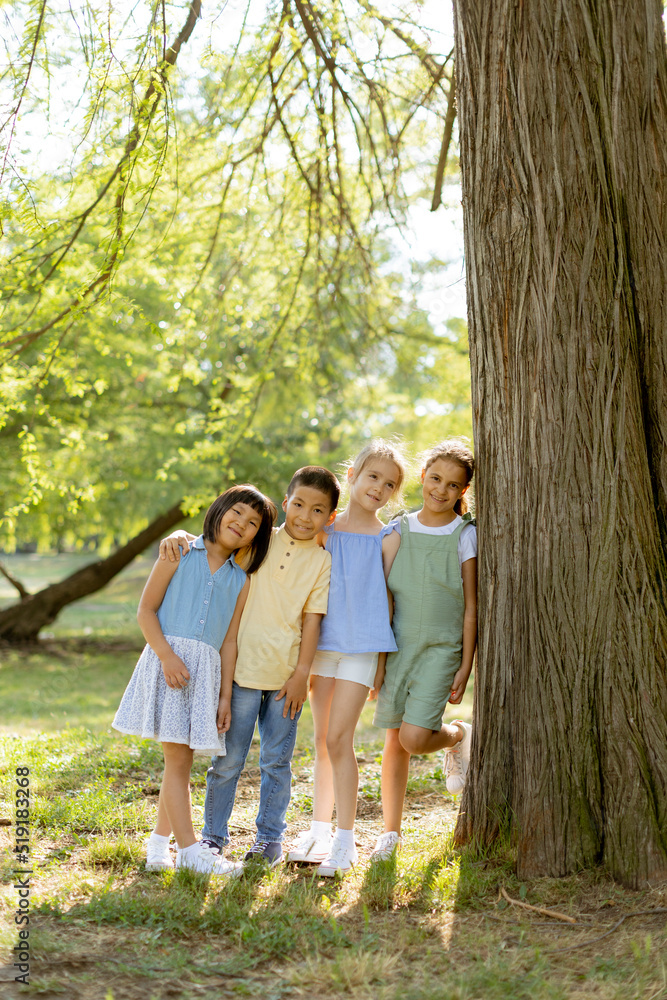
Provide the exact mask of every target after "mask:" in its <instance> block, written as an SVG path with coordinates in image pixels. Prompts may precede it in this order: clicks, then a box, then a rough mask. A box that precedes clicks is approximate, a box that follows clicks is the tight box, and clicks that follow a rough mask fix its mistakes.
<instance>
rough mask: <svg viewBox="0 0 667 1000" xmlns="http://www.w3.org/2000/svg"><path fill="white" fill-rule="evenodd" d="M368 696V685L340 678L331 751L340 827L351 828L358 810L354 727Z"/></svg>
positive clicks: (331, 727) (333, 707)
mask: <svg viewBox="0 0 667 1000" xmlns="http://www.w3.org/2000/svg"><path fill="white" fill-rule="evenodd" d="M367 699H368V688H367V687H365V686H364V685H363V684H356V683H355V682H354V681H343V680H336V682H335V688H334V693H333V698H332V699H331V709H330V711H329V728H328V731H327V750H328V753H329V760H330V761H331V769H332V772H333V787H334V798H335V801H336V825H337V826H338V829H339V830H351V829H352V828H353V827H354V818H355V816H356V813H357V791H358V788H359V768H358V767H357V758H356V756H355V753H354V730H355V728H356V725H357V722H358V721H359V716H360V715H361V710H362V708H363V707H364V705H365V704H366V701H367Z"/></svg>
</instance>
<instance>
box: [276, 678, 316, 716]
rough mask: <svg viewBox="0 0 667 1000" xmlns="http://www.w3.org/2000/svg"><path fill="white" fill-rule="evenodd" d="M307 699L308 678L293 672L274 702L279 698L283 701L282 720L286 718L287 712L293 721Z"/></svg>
mask: <svg viewBox="0 0 667 1000" xmlns="http://www.w3.org/2000/svg"><path fill="white" fill-rule="evenodd" d="M307 697H308V677H304V676H303V674H301V673H297V672H296V671H295V672H294V673H293V674H292V676H291V677H290V679H289V680H288V681H285V683H284V684H283V686H282V688H281V689H280V691H279V692H278V694H277V695H276V698H275V700H276V701H280V699H281V698H284V699H285V707H284V708H283V719H286V718H287V713H288V712H289V714H290V719H293V718H294V716H295V715H296V713H297V712H299V711H300V710H301V708H302V707H303V703H304V701H305V700H306V698H307Z"/></svg>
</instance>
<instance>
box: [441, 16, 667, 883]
mask: <svg viewBox="0 0 667 1000" xmlns="http://www.w3.org/2000/svg"><path fill="white" fill-rule="evenodd" d="M454 8H455V30H456V36H457V37H456V46H457V47H456V59H457V63H456V73H457V88H458V112H459V127H460V134H461V167H462V180H463V203H464V224H465V245H466V266H467V281H468V303H469V305H468V310H469V326H470V344H471V367H472V381H473V410H474V421H475V436H476V451H477V459H478V473H477V478H478V485H477V508H478V509H477V516H478V524H479V537H480V566H479V569H480V602H479V620H480V643H479V661H478V671H477V686H476V692H475V709H474V711H475V720H476V734H475V737H474V739H473V753H472V765H471V772H470V780H469V783H468V786H467V789H466V792H465V794H464V799H463V803H462V810H461V816H460V818H459V824H458V828H457V834H458V837H459V839H460V840H465V839H471V838H472V839H476V840H478V841H479V842H482V843H489V842H490V841H492V840H493V839H494V838H495V837H497V836H498V835H499V833H500V832H501V831H503V830H506V829H508V830H509V831H511V833H512V835H513V837H514V838H515V841H516V844H517V848H518V868H519V873H520V874H521V875H522V876H527V875H540V874H547V875H564V874H567V873H570V872H573V871H576V870H577V869H579V868H581V867H582V866H584V867H585V866H591V865H594V864H597V863H602V864H604V865H605V866H606V867H607V869H608V870H609V871H610V872H611V873H612V874H613V875H614V876H615V877H617V878H618V879H619V880H621V881H622V882H624V883H625V884H627V885H630V886H638V885H641V884H643V883H645V882H646V880H648V879H652V878H657V877H665V876H666V875H667V609H666V607H665V594H666V593H667V588H666V583H667V566H666V544H667V530H666V525H667V499H666V498H667V447H666V443H667V441H666V439H667V280H666V268H667V247H666V246H665V244H666V242H667V58H666V55H665V37H664V30H663V25H662V20H661V15H662V4H661V3H659V2H658V0H646V2H644V0H641V2H640V0H532V2H531V3H521V4H519V3H516V0H497V2H495V3H489V2H488V0H454Z"/></svg>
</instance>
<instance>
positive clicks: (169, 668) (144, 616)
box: [137, 559, 190, 688]
mask: <svg viewBox="0 0 667 1000" xmlns="http://www.w3.org/2000/svg"><path fill="white" fill-rule="evenodd" d="M177 569H178V564H177V563H175V562H165V561H163V560H161V559H158V560H157V561H156V563H155V565H154V566H153V569H152V570H151V575H150V576H149V577H148V580H147V582H146V586H145V587H144V590H143V593H142V595H141V599H140V601H139V608H138V610H137V621H138V622H139V627H140V629H141V631H142V632H143V634H144V639H145V640H146V642H147V643H148V645H149V646H150V647H151V649H152V650H153V652H154V653H155V654H156V655H157V656H158V657H159V658H160V662H161V664H162V672H163V674H164V679H165V680H166V682H167V685H168V687H171V688H182V687H185V685H186V684H187V682H188V681H189V680H190V672H189V671H188V668H187V667H186V665H185V664H184V663H183V660H182V659H181V658H180V656H177V655H176V653H175V652H174V651H173V649H172V648H171V646H170V645H169V643H168V642H167V640H166V639H165V637H164V635H163V632H162V628H161V626H160V621H159V619H158V616H157V613H158V610H159V608H160V605H161V604H162V601H163V600H164V595H165V594H166V592H167V587H168V586H169V584H170V582H171V579H172V577H173V575H174V573H175V572H176V570H177Z"/></svg>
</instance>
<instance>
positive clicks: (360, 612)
mask: <svg viewBox="0 0 667 1000" xmlns="http://www.w3.org/2000/svg"><path fill="white" fill-rule="evenodd" d="M324 530H325V532H326V534H327V543H326V546H325V548H326V550H327V551H328V552H330V553H331V583H330V585H329V605H328V608H327V613H326V615H325V616H324V618H323V619H322V627H321V629H320V641H319V644H318V647H317V648H318V649H328V650H333V651H335V652H337V653H383V652H385V651H386V652H394V651H395V650H396V640H395V639H394V633H393V632H392V630H391V625H390V623H389V605H388V603H387V585H386V583H385V579H384V569H383V568H382V539H383V538H384V536H385V535H387V534H389V532H390V531H392V530H393V529H392V528H390V527H389V525H386V526H385V527H384V528H383V529H382V531H380V532H379V534H377V535H357V534H353V533H352V532H350V531H336V530H335V523H334V524H330V525H329V526H328V527H326V528H325V529H324Z"/></svg>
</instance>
